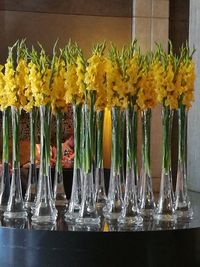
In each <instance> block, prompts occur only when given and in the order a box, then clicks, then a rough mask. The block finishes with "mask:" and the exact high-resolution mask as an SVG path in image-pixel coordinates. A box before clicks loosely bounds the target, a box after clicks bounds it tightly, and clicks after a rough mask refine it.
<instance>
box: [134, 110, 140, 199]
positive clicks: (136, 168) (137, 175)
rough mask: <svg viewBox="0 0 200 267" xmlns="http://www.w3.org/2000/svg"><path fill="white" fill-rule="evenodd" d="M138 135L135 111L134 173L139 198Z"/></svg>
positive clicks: (136, 113) (135, 113) (135, 112)
mask: <svg viewBox="0 0 200 267" xmlns="http://www.w3.org/2000/svg"><path fill="white" fill-rule="evenodd" d="M137 134H138V112H137V111H133V115H132V139H133V153H132V161H133V171H134V178H135V185H136V195H137V198H139V190H140V181H139V174H138V158H137V147H138V146H137V144H138V141H137ZM138 200H139V199H138ZM138 202H139V201H138Z"/></svg>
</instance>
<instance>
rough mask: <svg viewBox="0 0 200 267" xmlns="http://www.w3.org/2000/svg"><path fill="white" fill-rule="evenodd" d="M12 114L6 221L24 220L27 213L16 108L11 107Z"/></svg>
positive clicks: (17, 111)
mask: <svg viewBox="0 0 200 267" xmlns="http://www.w3.org/2000/svg"><path fill="white" fill-rule="evenodd" d="M11 112H12V140H13V159H12V179H11V188H10V195H9V199H8V205H7V208H6V211H5V212H4V217H5V218H7V219H18V218H26V217H27V213H26V211H25V208H24V202H23V197H22V188H21V176H20V160H19V117H20V111H19V109H17V108H16V107H13V106H12V107H11Z"/></svg>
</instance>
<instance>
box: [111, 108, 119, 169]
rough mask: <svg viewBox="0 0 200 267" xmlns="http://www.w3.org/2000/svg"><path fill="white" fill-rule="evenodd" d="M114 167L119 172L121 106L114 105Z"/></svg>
mask: <svg viewBox="0 0 200 267" xmlns="http://www.w3.org/2000/svg"><path fill="white" fill-rule="evenodd" d="M111 112H112V152H111V153H112V168H113V170H115V172H119V167H120V166H119V164H120V144H119V135H120V108H119V107H112V111H111Z"/></svg>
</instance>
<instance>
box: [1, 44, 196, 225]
mask: <svg viewBox="0 0 200 267" xmlns="http://www.w3.org/2000/svg"><path fill="white" fill-rule="evenodd" d="M169 47H170V49H169V53H166V52H165V51H164V50H163V49H162V47H161V46H160V45H157V48H156V51H155V52H148V53H146V54H142V53H141V51H140V49H139V47H138V45H137V41H133V42H132V43H131V44H130V46H126V47H123V49H122V50H121V51H119V50H118V49H117V48H116V46H115V45H113V44H112V45H111V46H110V47H108V49H107V47H106V44H105V42H103V43H99V44H97V45H95V46H94V48H93V50H92V54H91V56H90V57H89V58H88V59H86V58H85V57H84V55H83V52H82V51H81V49H80V47H79V46H78V44H77V43H76V42H72V41H71V40H70V41H69V42H68V43H67V44H66V45H65V47H64V48H63V49H60V50H59V49H58V42H56V43H55V45H54V47H53V54H52V56H49V55H47V54H46V52H45V49H44V48H43V47H42V45H41V44H39V46H38V48H37V49H36V48H34V47H32V49H31V50H29V49H28V48H27V47H26V44H25V40H21V41H17V42H16V44H14V46H13V47H11V48H9V51H8V58H7V61H6V63H5V65H4V66H3V65H1V66H0V108H1V110H2V112H3V114H4V115H3V116H4V118H5V119H4V120H3V123H4V126H3V129H4V131H3V138H4V140H5V142H4V143H5V146H4V149H3V162H4V163H5V162H6V163H7V162H8V157H7V155H8V149H7V145H6V144H7V142H8V127H7V125H8V114H7V115H6V112H7V113H9V109H10V107H12V114H13V120H14V121H15V122H18V118H19V115H20V114H19V113H20V110H21V109H24V110H25V111H26V112H29V113H30V121H31V125H32V126H30V128H31V129H32V130H31V133H32V135H31V136H32V137H31V140H32V141H31V144H32V146H31V153H30V158H31V162H32V164H35V159H36V156H35V120H36V113H37V110H38V109H39V110H40V122H41V144H40V145H41V157H40V177H41V176H43V182H42V183H40V186H41V185H42V184H46V182H47V181H49V182H47V183H49V184H50V178H49V176H50V171H49V167H50V120H51V116H52V115H54V116H56V122H57V126H56V127H57V143H56V164H55V165H56V173H57V175H58V176H57V178H56V179H55V180H56V182H55V184H54V194H53V199H52V196H51V197H50V195H51V193H49V195H48V196H45V197H46V199H47V198H48V201H49V207H50V208H49V209H51V212H52V213H51V214H50V215H49V217H48V218H45V220H50V221H51V220H52V221H55V219H56V210H55V205H54V204H52V203H54V201H55V199H56V197H57V192H58V190H57V188H58V186H61V187H62V186H63V185H62V178H61V177H62V145H61V143H62V142H61V140H62V137H61V128H62V113H63V112H65V110H66V106H67V105H72V106H73V116H74V117H73V119H74V152H75V157H74V177H73V189H72V192H74V193H73V194H72V199H71V202H70V205H69V212H71V214H72V213H73V214H74V213H75V210H76V211H77V210H80V213H79V215H78V216H79V217H78V221H79V222H86V221H88V217H89V218H90V219H89V220H91V221H93V223H94V222H97V221H99V219H98V217H97V215H96V214H97V213H96V207H95V205H94V203H95V201H97V202H98V203H101V205H100V206H101V207H102V205H105V210H104V211H105V213H104V214H107V215H108V217H109V216H110V217H109V218H111V219H112V218H115V219H116V218H118V217H119V216H120V215H123V218H126V219H127V218H128V221H129V222H132V223H136V222H137V223H141V220H140V218H139V217H137V219H138V220H136V217H135V216H136V215H137V216H138V214H139V213H138V209H139V208H140V210H142V211H144V212H142V214H143V215H144V216H146V215H147V216H149V215H152V213H155V202H154V198H153V192H152V182H151V168H150V126H151V111H152V109H154V108H155V107H156V106H157V105H161V106H162V110H163V111H162V119H163V120H162V125H163V166H162V177H165V178H163V179H166V173H168V174H169V173H170V172H171V170H170V168H171V165H170V164H171V163H170V158H171V156H170V143H171V140H170V139H171V138H170V131H171V120H172V116H171V115H170V114H172V113H173V112H176V111H177V112H178V114H179V118H180V119H179V170H178V176H177V177H178V178H177V181H179V182H178V185H177V188H176V209H177V210H179V209H180V206H181V205H180V195H181V192H183V191H184V192H185V188H186V181H185V180H184V181H185V182H184V184H185V187H184V188H180V184H181V181H182V180H183V179H185V178H184V177H185V176H186V175H185V158H186V155H185V153H186V149H185V138H186V134H185V131H186V130H184V131H183V129H185V128H186V115H187V112H188V110H189V109H190V107H191V105H192V102H193V101H194V80H195V66H194V62H193V61H192V54H193V53H190V51H189V48H188V46H187V44H186V45H185V46H183V47H182V48H181V50H180V55H176V54H175V53H174V52H173V48H172V45H171V43H169ZM15 58H16V59H17V60H16V62H15ZM106 108H107V109H109V110H110V111H111V114H112V166H111V177H112V178H113V177H115V178H113V179H111V182H110V189H109V195H108V199H107V197H106V194H105V188H104V179H103V176H102V170H103V150H102V149H103V146H102V142H103V141H102V140H103V139H102V136H103V120H104V110H105V109H106ZM16 114H18V117H16V116H15V115H16ZM140 114H141V118H142V135H143V143H142V171H141V177H140V179H139V175H138V165H137V122H138V115H140ZM170 116H171V117H170ZM14 117H15V118H16V119H14ZM15 126H16V124H15V125H14V124H13V135H14V140H15V146H14V147H15V148H16V149H15V150H13V156H14V158H15V157H17V155H18V147H17V143H16V140H17V138H18V137H17V135H18V130H17V129H18V128H17V127H15ZM124 140H126V141H124ZM125 144H128V145H127V146H126V148H125ZM15 161H16V160H15ZM17 161H18V158H17ZM124 162H126V166H125V165H124ZM183 170H184V171H183ZM183 172H184V173H183ZM41 173H42V175H41ZM100 173H101V175H100ZM181 173H183V174H181ZM124 174H126V175H127V179H126V181H131V182H130V183H129V185H125V180H124V179H123V175H124ZM93 175H95V177H98V179H96V180H95V190H93ZM45 177H46V178H45ZM131 177H134V180H131ZM180 177H182V178H180ZM47 178H48V179H47ZM129 178H130V179H129ZM168 178H169V181H168V182H169V183H168V184H171V178H170V177H168ZM180 179H182V180H180ZM58 181H60V182H58ZM112 181H113V182H112ZM133 181H134V182H133ZM122 183H124V186H125V188H124V189H123V188H122V187H121V184H122ZM161 183H162V181H161ZM130 184H131V186H130ZM48 186H49V185H48ZM62 188H63V187H62ZM49 190H50V191H51V188H49ZM1 191H3V189H1ZM39 191H40V192H39V193H41V192H42V190H39ZM61 191H62V190H61ZM172 191H173V190H172V188H171V191H170V192H169V194H171V199H172V206H173V205H174V196H173V192H172ZM80 192H81V193H80ZM82 192H84V193H83V194H82ZM99 192H103V193H102V195H101V196H100V195H99ZM39 193H38V194H39ZM62 193H63V199H64V200H65V202H63V203H64V205H65V204H66V199H65V195H64V192H62ZM116 194H117V195H116ZM85 195H86V196H87V197H88V196H89V198H87V197H85ZM128 195H129V196H131V199H128V198H127V196H128ZM0 196H1V194H0ZM83 196H84V197H83ZM40 197H41V196H39V195H37V197H36V199H37V200H36V204H37V205H40V204H39V203H40V202H41V198H40ZM134 198H135V199H136V198H138V200H139V204H140V205H139V207H138V206H137V205H136V202H137V201H134V202H133V201H132V200H133V199H134ZM0 199H1V198H0ZM185 199H188V196H187V194H185ZM129 200H130V201H131V202H130V203H132V204H130V203H129ZM31 201H33V200H31ZM162 201H163V195H162V194H161V200H160V201H159V203H158V206H159V207H161V206H162V203H163V202H162ZM186 202H187V203H188V205H187V207H188V210H189V208H190V204H189V201H186ZM86 203H87V205H88V203H90V204H91V207H92V208H91V210H92V214H93V215H91V216H89V215H88V214H85V210H87V209H86V208H85V205H86ZM102 203H103V204H102ZM127 203H129V204H130V205H132V211H133V210H134V209H135V213H134V214H133V213H128V210H127V205H129V204H127ZM0 205H1V201H0ZM37 205H36V206H37ZM37 207H39V206H37ZM168 212H169V210H168ZM180 212H182V213H181V214H183V211H182V210H181V211H180ZM188 213H189V212H188ZM190 214H191V213H190ZM107 215H105V216H107ZM38 216H39V212H38V213H37V212H35V213H34V216H33V217H34V220H35V221H36V222H38V220H40V219H41V220H43V219H42V217H40V219H38V218H39V217H38ZM70 216H71V215H70ZM84 216H86V217H84ZM93 216H94V217H93ZM72 217H73V216H72ZM72 217H70V218H72ZM75 217H77V214H76V216H75ZM73 218H74V217H73ZM83 218H85V219H84V220H82V219H83ZM120 218H121V219H120V221H121V222H124V221H125V222H127V220H126V219H125V220H124V219H122V217H120ZM163 218H165V219H166V220H168V218H169V216H168V215H167V216H164V217H162V219H163ZM170 218H171V217H170ZM129 219H130V220H129ZM159 219H161V217H159Z"/></svg>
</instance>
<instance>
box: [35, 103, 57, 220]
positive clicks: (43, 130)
mask: <svg viewBox="0 0 200 267" xmlns="http://www.w3.org/2000/svg"><path fill="white" fill-rule="evenodd" d="M49 113H50V107H49V106H40V171H39V181H38V187H37V196H36V202H35V207H34V209H33V216H32V218H31V220H32V222H33V223H38V224H53V223H55V221H56V218H57V210H56V208H55V203H54V201H53V198H52V190H51V188H52V186H51V180H50V170H49V166H50V140H49V138H50V124H49V119H48V118H49Z"/></svg>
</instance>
